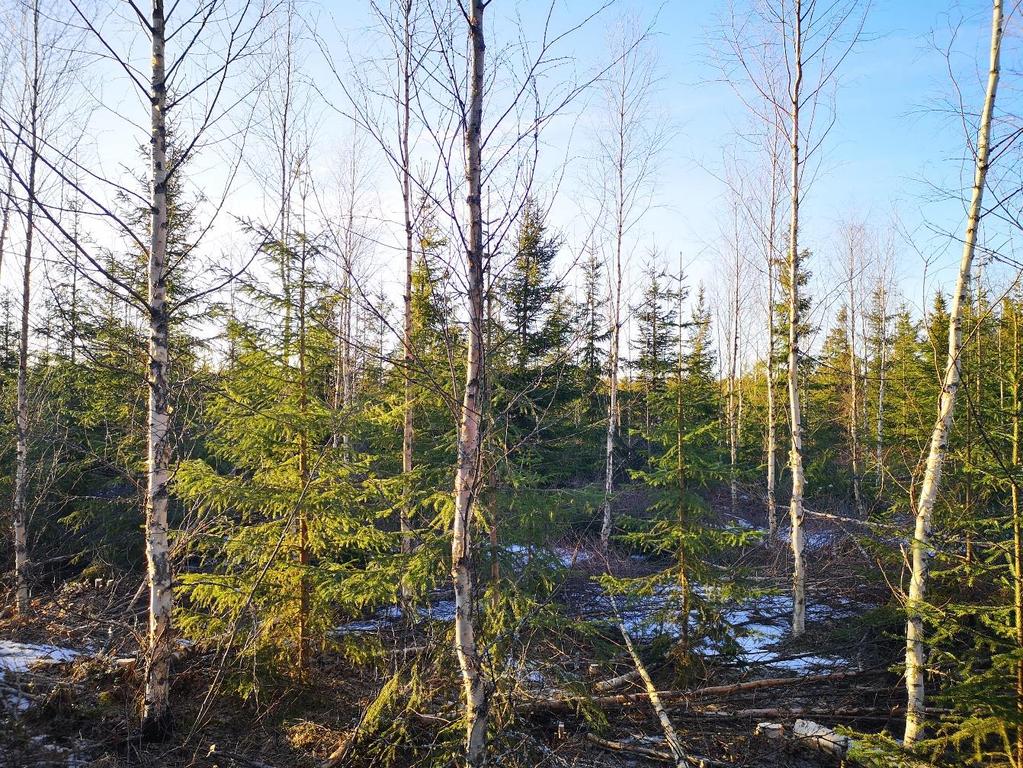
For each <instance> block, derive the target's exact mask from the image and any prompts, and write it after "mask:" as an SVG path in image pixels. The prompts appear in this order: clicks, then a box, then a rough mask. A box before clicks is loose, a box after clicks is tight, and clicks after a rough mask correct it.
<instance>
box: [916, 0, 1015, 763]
mask: <svg viewBox="0 0 1023 768" xmlns="http://www.w3.org/2000/svg"><path fill="white" fill-rule="evenodd" d="M1001 44H1002V0H994V3H993V8H992V14H991V60H990V68H989V71H988V80H987V92H986V94H985V97H984V108H983V111H982V112H981V116H980V125H979V127H978V135H977V156H976V166H975V170H974V177H973V191H972V193H971V197H970V207H969V213H968V214H967V218H966V233H965V236H964V238H963V253H962V258H961V260H960V262H959V276H958V278H957V279H956V287H955V293H954V294H953V296H952V305H951V307H950V309H949V323H948V359H947V362H946V364H945V373H944V377H943V380H942V384H941V396H940V397H939V399H938V417H937V419H936V420H935V422H934V430H933V432H932V433H931V442H930V450H929V451H928V453H927V466H926V469H925V470H924V479H923V484H922V485H921V486H920V493H919V495H918V497H917V499H916V522H915V526H914V531H913V541H912V545H911V548H912V576H911V580H910V584H909V595H908V600H907V602H906V612H907V614H908V618H907V621H906V692H907V695H908V701H907V706H906V731H905V734H904V737H903V741H904V743H905V744H906V745H907V746H908V745H912V744H913V743H915V742H916V741H917V740H919V739H920V737H921V735H922V731H923V727H924V719H925V715H926V711H925V708H924V699H925V690H924V673H925V665H926V658H925V652H924V622H923V606H924V602H925V600H926V599H927V569H928V560H929V553H928V548H929V547H930V536H931V520H932V517H933V514H934V505H935V502H936V501H937V499H938V488H939V486H940V483H941V468H942V464H943V463H944V461H945V453H946V451H947V449H948V433H949V428H950V427H951V425H952V413H953V409H954V407H955V399H956V391H957V390H958V389H959V375H960V371H959V355H960V351H961V350H960V343H961V340H962V306H963V301H964V299H965V298H966V290H967V287H968V284H969V280H970V273H971V270H972V266H973V254H974V251H975V249H976V245H977V230H978V228H979V225H980V217H981V205H982V203H983V198H984V185H985V182H986V179H987V171H988V155H989V150H990V138H991V114H992V112H993V111H994V106H995V94H996V93H997V91H998V75H999V55H1000V52H1001Z"/></svg>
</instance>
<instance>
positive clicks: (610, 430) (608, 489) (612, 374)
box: [600, 249, 622, 552]
mask: <svg viewBox="0 0 1023 768" xmlns="http://www.w3.org/2000/svg"><path fill="white" fill-rule="evenodd" d="M614 267H615V288H614V297H613V300H612V302H611V342H610V346H609V351H608V361H607V368H608V370H607V376H608V390H609V392H608V401H607V440H606V443H605V446H604V447H605V457H604V459H605V463H604V508H603V512H604V517H603V520H602V521H601V525H600V547H601V549H602V550H604V551H605V552H606V551H607V548H608V546H609V545H610V543H611V530H612V528H613V527H614V520H613V518H612V515H611V497H612V496H613V495H614V487H615V486H614V475H615V469H614V462H615V439H616V438H617V435H618V344H619V339H620V337H621V324H622V307H621V295H622V263H621V259H620V250H618V249H616V253H615V265H614Z"/></svg>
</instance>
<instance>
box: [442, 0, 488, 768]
mask: <svg viewBox="0 0 1023 768" xmlns="http://www.w3.org/2000/svg"><path fill="white" fill-rule="evenodd" d="M484 7H485V4H484V3H483V1H482V0H469V13H468V17H467V20H468V25H469V30H468V31H469V49H470V77H469V103H468V106H469V112H468V115H467V116H466V118H467V119H466V127H465V158H466V168H465V175H466V182H467V185H468V190H467V193H466V208H467V215H468V222H467V224H468V234H469V241H468V243H467V248H466V251H467V252H466V256H467V258H468V271H469V274H468V278H469V281H468V294H469V295H468V299H469V327H468V332H469V339H468V351H467V356H466V366H465V394H464V397H463V400H462V414H461V423H460V425H459V430H458V467H457V471H456V473H455V488H454V506H455V510H454V522H453V524H452V538H451V576H452V580H453V582H454V589H455V654H456V655H457V657H458V664H459V667H460V669H461V674H462V686H463V689H464V693H465V727H466V732H465V759H466V764H467V765H468V766H470V768H475V767H476V766H480V765H482V764H483V762H484V760H485V756H486V751H485V750H486V735H487V708H488V691H487V685H486V682H485V680H484V679H483V674H482V669H481V659H480V655H479V652H478V649H477V648H476V637H475V632H474V630H473V621H472V602H473V598H472V587H473V574H472V541H471V536H470V533H471V531H470V526H471V518H472V508H473V497H474V495H475V494H476V492H477V490H478V478H477V474H478V468H479V458H480V421H481V415H482V403H481V402H480V399H481V384H482V370H483V211H482V199H481V192H482V175H481V164H482V159H481V156H480V152H481V146H480V145H481V141H482V123H483V87H484V84H483V72H484V53H485V45H484V37H483V9H484Z"/></svg>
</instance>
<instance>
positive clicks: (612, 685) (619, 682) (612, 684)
mask: <svg viewBox="0 0 1023 768" xmlns="http://www.w3.org/2000/svg"><path fill="white" fill-rule="evenodd" d="M641 681H642V680H641V677H640V674H639V670H638V669H634V670H632V671H631V672H626V673H625V674H624V675H618V676H617V677H611V678H608V679H607V680H598V681H597V682H595V683H594V684H593V692H594V693H610V692H611V691H616V690H618V689H619V688H621V687H622V686H625V685H628V684H629V683H638V682H641Z"/></svg>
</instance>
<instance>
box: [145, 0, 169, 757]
mask: <svg viewBox="0 0 1023 768" xmlns="http://www.w3.org/2000/svg"><path fill="white" fill-rule="evenodd" d="M151 34H152V54H153V56H152V66H153V70H152V80H151V92H150V99H151V112H150V117H151V131H152V133H151V137H150V144H151V152H152V155H151V159H152V201H151V204H152V211H151V225H150V245H149V280H148V283H149V284H148V304H149V305H148V313H149V317H148V320H149V376H148V379H149V404H148V419H147V421H148V446H147V448H148V457H147V458H148V472H147V475H148V477H147V486H146V565H147V578H148V581H149V648H148V653H147V656H146V687H145V699H144V704H143V722H142V730H143V735H144V736H146V737H147V738H150V739H158V738H162V737H164V736H165V735H166V734H167V733H168V732H169V730H170V725H171V721H170V704H169V693H170V662H171V650H172V648H171V643H172V628H171V609H172V608H173V602H174V597H173V590H172V584H171V567H170V557H169V555H170V553H169V546H168V538H167V506H168V496H167V481H168V477H169V466H170V443H169V440H168V437H169V429H168V407H167V406H168V387H167V367H168V360H169V353H168V343H169V339H168V317H167V275H166V272H167V227H168V221H167V115H166V105H167V88H166V79H165V73H164V47H165V46H164V34H165V33H164V10H163V0H153V11H152V20H151Z"/></svg>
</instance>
